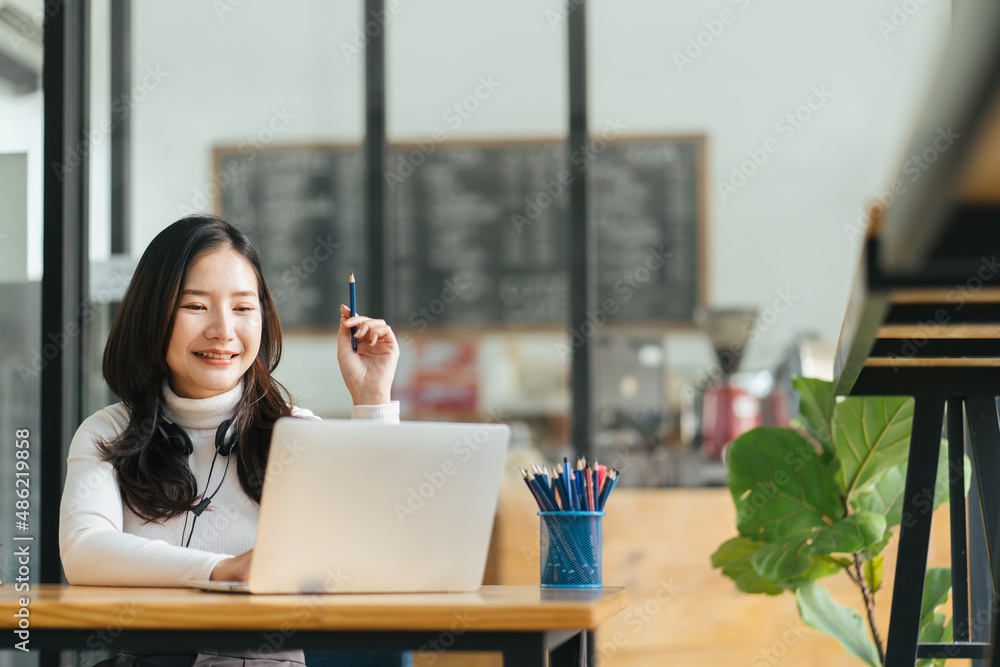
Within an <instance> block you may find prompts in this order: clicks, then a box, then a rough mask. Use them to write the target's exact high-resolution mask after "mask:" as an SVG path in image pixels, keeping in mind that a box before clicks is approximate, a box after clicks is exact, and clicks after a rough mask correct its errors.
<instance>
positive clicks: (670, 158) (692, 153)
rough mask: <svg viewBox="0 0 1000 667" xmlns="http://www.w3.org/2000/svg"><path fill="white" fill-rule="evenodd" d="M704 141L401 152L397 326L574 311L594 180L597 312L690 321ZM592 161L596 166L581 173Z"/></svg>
mask: <svg viewBox="0 0 1000 667" xmlns="http://www.w3.org/2000/svg"><path fill="white" fill-rule="evenodd" d="M703 161H704V160H703V141H702V139H701V138H700V137H685V138H655V139H635V140H628V141H619V142H613V143H607V144H605V143H602V142H597V143H595V144H594V145H593V146H592V152H590V153H586V154H585V153H578V154H573V155H570V156H568V159H567V153H566V148H565V143H563V142H555V141H553V142H550V143H526V144H516V143H515V144H511V143H506V144H483V145H446V146H438V147H436V148H435V150H433V151H428V150H426V147H424V148H421V147H420V146H396V147H394V148H393V149H392V151H391V152H390V158H389V162H388V164H389V176H388V178H387V181H388V184H389V186H388V189H387V198H388V206H387V227H388V229H387V232H388V233H387V236H388V238H389V239H390V248H389V261H388V263H387V264H388V266H389V267H390V268H389V269H387V270H389V271H390V275H389V285H390V310H391V316H392V319H393V321H394V322H395V323H397V324H399V325H412V326H416V327H418V329H422V328H424V327H426V326H430V325H432V324H442V323H449V324H458V323H461V324H467V323H480V324H482V323H488V324H511V325H514V324H548V325H563V324H565V323H566V322H567V320H568V300H569V295H568V287H569V284H568V260H567V257H568V238H567V234H568V232H569V224H568V220H567V215H568V193H569V184H570V183H571V181H572V179H573V178H576V177H580V174H581V173H583V174H585V175H586V176H585V177H587V178H590V179H591V186H592V198H591V201H592V204H591V213H592V215H593V220H594V224H595V228H596V237H597V244H596V245H597V252H596V264H597V306H598V310H599V311H600V312H598V313H595V314H594V317H595V318H600V319H602V320H603V319H604V318H606V319H607V320H608V321H610V322H629V323H635V322H649V323H657V322H659V323H663V322H667V323H687V322H691V321H692V319H693V316H694V311H695V309H696V308H697V306H698V305H699V303H700V302H701V301H702V294H701V292H702V290H703V285H704V280H703V274H704V266H703V264H704V262H703V260H702V253H701V248H702V245H701V244H702V242H703V230H702V224H701V221H702V216H703V214H704V212H703V207H702V206H701V200H700V193H701V190H702V188H703V183H702V164H703ZM581 165H583V166H582V169H581Z"/></svg>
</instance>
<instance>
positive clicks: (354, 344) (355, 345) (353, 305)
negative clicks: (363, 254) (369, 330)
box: [348, 271, 358, 352]
mask: <svg viewBox="0 0 1000 667" xmlns="http://www.w3.org/2000/svg"><path fill="white" fill-rule="evenodd" d="M348 285H349V287H350V289H351V317H354V316H355V315H357V314H358V301H357V295H356V294H355V292H354V271H351V277H350V280H349V281H348ZM357 332H358V328H357V327H351V349H352V350H354V351H355V352H357V351H358V339H357V338H355V337H354V334H356V333H357Z"/></svg>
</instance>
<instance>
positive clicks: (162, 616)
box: [0, 583, 628, 667]
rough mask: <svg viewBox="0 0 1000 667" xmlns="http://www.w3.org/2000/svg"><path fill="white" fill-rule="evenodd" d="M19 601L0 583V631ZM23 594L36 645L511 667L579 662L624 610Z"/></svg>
mask: <svg viewBox="0 0 1000 667" xmlns="http://www.w3.org/2000/svg"><path fill="white" fill-rule="evenodd" d="M23 596H25V593H17V592H15V591H14V586H13V585H11V584H9V583H8V584H7V585H5V586H3V587H2V588H0V628H2V629H4V630H12V629H16V628H17V623H18V619H17V618H16V617H15V616H14V614H15V613H16V612H17V611H18V609H19V607H20V604H19V598H21V597H23ZM27 597H29V598H30V603H29V607H28V609H29V612H30V615H29V618H30V627H29V631H30V635H29V640H30V643H29V648H31V649H35V650H61V649H103V648H108V649H121V648H145V649H149V650H164V649H172V648H173V649H178V650H188V649H197V648H198V647H211V648H213V649H255V648H259V649H260V650H261V651H262V652H267V651H270V650H277V649H278V648H282V649H288V648H302V649H313V650H315V649H329V650H347V651H351V650H353V651H361V650H367V651H377V650H382V651H416V652H418V653H419V652H422V651H423V652H430V653H434V652H439V651H445V650H449V651H499V652H502V653H503V655H504V664H505V665H515V666H517V667H521V666H522V665H538V666H539V667H541V666H542V665H545V664H547V663H546V654H547V653H548V652H549V651H550V650H551V651H552V661H551V662H550V663H548V664H551V665H573V664H575V665H580V664H584V663H583V662H582V659H583V654H584V652H585V647H586V642H585V641H584V638H585V637H586V633H587V631H592V630H594V629H596V628H597V626H598V625H600V624H601V623H602V622H603V621H605V620H607V619H609V618H611V617H612V616H614V615H615V614H617V613H618V612H620V611H623V610H624V609H625V608H626V607H627V606H628V594H627V592H626V590H625V589H624V588H610V587H607V588H603V589H592V590H588V589H577V590H573V589H542V588H539V587H537V586H484V587H482V588H481V589H480V590H479V591H477V592H475V593H424V594H373V595H259V596H258V595H240V594H226V593H206V592H202V591H196V590H189V589H179V588H107V587H93V586H69V585H58V584H34V585H32V586H31V590H30V591H29V592H28V593H27ZM15 641H17V640H15ZM5 648H10V646H6V647H5Z"/></svg>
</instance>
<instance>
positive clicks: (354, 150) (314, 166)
mask: <svg viewBox="0 0 1000 667" xmlns="http://www.w3.org/2000/svg"><path fill="white" fill-rule="evenodd" d="M363 160H364V159H363V157H362V155H361V149H360V148H359V147H357V146H351V147H344V146H302V147H280V148H268V149H266V150H260V151H246V150H238V149H237V148H235V147H234V148H218V149H216V151H215V164H216V178H217V179H218V182H219V183H220V185H221V187H220V188H219V190H220V192H219V196H218V198H217V201H216V208H217V209H218V212H219V213H220V214H221V215H222V216H223V217H225V218H226V219H227V220H229V221H230V222H233V223H235V224H237V225H239V226H240V228H241V229H243V230H244V231H245V232H246V233H247V234H248V235H249V236H250V237H251V238H252V239H253V240H254V242H255V245H256V246H257V249H258V250H259V252H260V257H261V264H262V265H263V269H264V276H265V278H266V279H267V283H268V285H269V286H270V288H271V292H272V294H273V295H274V300H275V302H276V303H277V308H278V316H279V318H280V319H281V323H282V326H283V327H286V328H289V327H291V328H296V327H336V326H337V325H338V324H339V322H340V311H339V309H338V305H339V304H341V303H346V301H347V278H348V275H349V273H350V272H351V271H352V270H353V271H354V272H355V273H356V274H357V275H359V276H365V275H367V273H366V272H367V255H366V252H365V251H366V248H367V246H366V243H367V240H366V239H367V234H366V233H365V226H364V223H363V221H362V211H363V209H362V203H363V195H364V190H363V182H362V177H363V176H362V175H363V173H364V170H363V169H362V164H363ZM363 297H364V294H363V292H362V293H361V294H359V295H358V299H359V310H362V311H363V309H364V298H363Z"/></svg>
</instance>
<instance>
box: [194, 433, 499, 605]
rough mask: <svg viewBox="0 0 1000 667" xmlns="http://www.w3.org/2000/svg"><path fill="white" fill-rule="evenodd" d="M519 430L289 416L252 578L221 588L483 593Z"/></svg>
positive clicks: (270, 471)
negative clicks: (513, 437) (503, 482)
mask: <svg viewBox="0 0 1000 667" xmlns="http://www.w3.org/2000/svg"><path fill="white" fill-rule="evenodd" d="M509 439H510V428H509V427H508V426H506V425H505V424H457V423H439V422H404V423H401V424H385V423H378V422H367V421H345V420H327V421H315V420H306V419H293V418H282V419H279V420H278V421H277V422H276V423H275V426H274V432H273V433H272V436H271V449H270V456H269V458H268V466H267V474H266V475H265V478H264V488H263V491H262V496H261V502H260V515H259V517H258V523H257V539H256V544H255V545H254V551H253V557H252V560H251V564H250V576H249V579H248V580H247V581H245V582H225V581H189V582H187V583H188V584H189V585H191V586H194V587H197V588H202V589H205V590H214V591H231V592H248V593H389V592H432V591H473V590H476V589H478V588H479V586H480V585H481V584H482V580H483V571H484V569H485V567H486V555H487V551H488V549H489V542H490V534H491V532H492V529H493V518H494V515H495V513H496V506H497V496H498V494H499V490H500V479H501V476H502V473H503V465H504V461H505V458H506V452H507V443H508V441H509Z"/></svg>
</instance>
